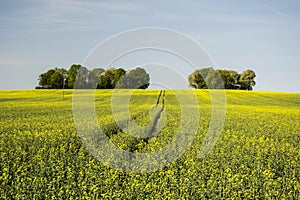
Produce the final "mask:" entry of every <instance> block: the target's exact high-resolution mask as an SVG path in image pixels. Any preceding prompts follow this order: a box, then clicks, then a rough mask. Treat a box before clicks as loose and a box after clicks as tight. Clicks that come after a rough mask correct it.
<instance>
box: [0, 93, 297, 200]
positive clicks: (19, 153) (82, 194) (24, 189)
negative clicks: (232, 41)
mask: <svg viewBox="0 0 300 200" xmlns="http://www.w3.org/2000/svg"><path fill="white" fill-rule="evenodd" d="M112 92H113V91H112V90H99V91H97V92H96V98H95V107H96V110H97V118H98V121H99V124H100V126H101V127H102V128H103V130H104V131H105V134H106V135H107V136H108V137H110V140H111V141H112V142H113V143H114V144H115V145H117V146H118V147H119V148H122V149H124V150H127V151H132V152H136V153H141V152H147V151H152V152H155V151H156V150H158V149H161V148H163V147H164V146H165V145H167V144H168V143H169V142H170V141H171V140H172V138H174V137H175V135H176V133H177V131H178V129H179V124H180V111H181V110H180V107H179V102H178V99H177V98H176V96H175V94H174V93H173V92H172V91H167V92H166V104H165V111H164V115H165V123H164V126H163V127H161V130H160V132H159V133H158V136H157V137H156V138H151V139H150V140H149V141H147V142H146V141H145V140H143V139H138V138H135V137H133V136H130V135H129V134H127V133H125V132H124V131H123V130H122V129H121V128H120V127H118V126H117V125H116V122H115V120H114V117H113V116H112V113H111V96H112ZM185 92H186V91H182V93H183V94H184V93H185ZM193 92H195V93H196V95H197V98H198V101H199V105H192V106H197V107H198V108H199V109H200V114H201V116H200V119H199V129H198V132H197V137H196V138H195V140H194V141H193V143H192V144H191V146H190V147H189V148H188V149H187V151H186V152H185V153H184V154H183V156H182V157H180V158H179V159H178V160H176V161H175V162H173V163H171V164H169V165H167V166H166V167H164V168H163V169H160V170H158V171H155V172H149V173H140V174H134V173H130V172H127V173H126V172H123V171H119V170H114V169H112V168H110V167H109V166H108V165H106V164H103V163H100V162H99V161H97V160H96V159H95V158H94V157H93V156H92V155H91V154H90V153H89V152H88V151H87V150H86V147H85V146H84V145H83V144H82V141H81V139H80V138H79V136H78V134H77V132H76V129H75V125H74V122H73V115H72V91H71V90H67V91H65V99H64V100H63V99H62V91H61V90H34V91H31V90H29V91H0V105H1V112H0V158H1V162H0V198H1V199H33V198H35V199H50V198H59V199H61V198H63V199H71V198H73V199H74V198H75V199H77V198H80V199H100V198H103V199H222V198H234V199H235V198H240V199H264V198H267V199H268V198H270V199H271V198H274V199H299V198H300V150H299V144H300V123H299V121H300V94H299V93H298V94H297V93H272V92H248V91H230V90H228V91H226V96H227V105H226V107H227V112H226V122H225V125H224V129H223V131H222V133H221V134H220V138H219V140H218V142H217V144H216V146H215V148H214V149H213V150H212V151H211V152H210V154H209V155H207V156H206V157H205V158H199V157H198V153H199V150H200V148H201V144H202V141H203V139H204V136H205V134H206V132H207V130H208V126H209V121H210V113H211V106H210V95H209V91H207V90H197V91H196V90H195V91H193ZM124 95H128V94H126V93H124ZM157 95H158V91H155V90H146V91H144V90H143V91H140V90H136V91H135V92H134V93H133V95H132V96H131V98H130V105H129V110H130V116H131V117H132V119H133V121H134V122H135V123H136V124H138V125H140V126H146V125H147V124H148V123H150V122H151V113H150V114H149V110H151V108H152V107H153V106H154V104H155V103H156V99H157ZM186 123H188V122H186ZM187 134H188V133H187Z"/></svg>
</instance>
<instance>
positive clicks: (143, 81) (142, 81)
mask: <svg viewBox="0 0 300 200" xmlns="http://www.w3.org/2000/svg"><path fill="white" fill-rule="evenodd" d="M149 81H150V77H149V74H148V73H147V72H146V70H145V69H144V68H141V67H137V68H136V69H134V70H128V71H127V72H126V74H125V75H124V76H122V78H121V79H120V80H119V82H118V84H117V86H116V88H128V89H146V88H148V87H149V85H150V83H149Z"/></svg>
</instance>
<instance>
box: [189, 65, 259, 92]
mask: <svg viewBox="0 0 300 200" xmlns="http://www.w3.org/2000/svg"><path fill="white" fill-rule="evenodd" d="M255 77H256V74H255V72H254V71H253V70H250V69H247V70H246V71H244V72H242V73H241V74H239V73H238V72H236V71H233V70H220V69H217V70H214V69H213V68H211V67H208V68H202V69H197V70H195V71H194V72H193V73H192V74H190V75H189V76H188V83H189V86H190V87H193V88H196V89H207V88H210V89H221V88H224V89H241V90H252V89H253V86H255V84H256V82H255V80H254V78H255Z"/></svg>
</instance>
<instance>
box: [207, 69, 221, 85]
mask: <svg viewBox="0 0 300 200" xmlns="http://www.w3.org/2000/svg"><path fill="white" fill-rule="evenodd" d="M205 82H206V84H207V86H208V88H209V89H222V88H224V85H223V81H222V77H221V76H220V73H219V72H218V71H217V70H211V71H209V72H208V74H207V77H206V79H205Z"/></svg>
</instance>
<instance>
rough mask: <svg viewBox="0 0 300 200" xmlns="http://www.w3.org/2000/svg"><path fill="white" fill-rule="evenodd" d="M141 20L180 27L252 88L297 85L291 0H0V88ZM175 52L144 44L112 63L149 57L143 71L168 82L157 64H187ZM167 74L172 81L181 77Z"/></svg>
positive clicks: (72, 57)
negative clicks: (244, 75)
mask: <svg viewBox="0 0 300 200" xmlns="http://www.w3.org/2000/svg"><path fill="white" fill-rule="evenodd" d="M143 27H160V28H165V29H171V30H175V31H178V32H180V33H183V34H185V35H187V36H188V37H190V38H192V39H193V40H195V41H196V42H197V43H198V44H199V45H201V46H202V47H203V48H204V49H205V50H206V52H207V53H208V54H209V56H210V58H211V59H212V60H213V61H214V63H215V64H216V67H217V68H219V69H232V70H236V71H238V72H239V73H241V72H242V71H244V70H246V69H252V70H254V71H255V72H256V75H257V77H256V82H257V84H256V86H255V87H254V89H255V90H262V91H283V92H300V78H299V74H300V56H299V55H300V1H299V0H286V1H282V0H252V1H244V0H224V1H217V0H212V1H208V0H207V1H202V0H165V1H157V0H153V1H146V0H134V1H130V0H128V1H125V0H112V1H104V0H82V1H80V0H64V1H61V0H3V1H0V89H33V88H34V87H35V86H36V85H37V84H38V76H39V74H41V73H44V72H46V71H47V70H48V69H50V68H53V67H64V68H67V69H68V68H69V67H70V66H71V65H72V64H73V63H83V62H84V60H85V59H86V58H87V56H88V55H89V54H90V52H91V51H92V50H93V49H94V48H95V47H96V46H97V45H98V44H99V43H101V42H103V41H104V40H106V39H107V38H109V37H111V36H112V35H115V34H118V33H120V32H123V31H126V30H131V29H136V28H143ZM141 58H142V59H141ZM147 59H148V60H147ZM155 59H156V60H155ZM172 59H173V62H170V60H172ZM176 59H177V60H178V58H174V57H170V55H167V54H166V53H159V55H158V54H157V52H156V53H155V52H149V51H145V52H143V53H142V54H139V52H137V53H135V54H134V53H133V54H131V55H128V57H127V58H123V60H122V59H120V60H118V61H117V62H116V63H115V64H116V65H119V66H123V67H124V68H128V69H129V68H134V67H135V66H130V65H135V64H137V65H139V66H146V65H145V64H147V63H156V64H155V66H153V67H152V68H151V69H150V68H149V70H150V71H151V70H152V71H151V73H150V77H152V79H153V80H155V82H160V80H162V79H168V80H169V81H170V82H172V81H173V82H174V80H176V78H174V77H176V76H177V75H178V74H177V75H174V76H173V75H172V73H168V72H167V71H166V70H165V69H167V68H166V67H164V66H166V65H168V67H169V68H170V67H171V68H172V67H173V68H174V69H175V68H176V70H177V71H178V72H179V75H181V76H182V77H186V76H187V75H188V74H190V73H192V72H193V69H192V68H191V67H187V66H183V65H184V63H182V62H181V61H178V62H177V61H176ZM129 60H130V61H129ZM166 63H167V64H166ZM175 63H177V66H176V64H175ZM181 63H182V66H179V64H181ZM173 64H174V65H173ZM95 67H96V66H95ZM97 67H98V66H97ZM160 68H162V69H163V68H164V69H163V70H160ZM164 73H167V74H168V76H162V74H164ZM175 82H176V83H177V85H176V84H175V85H174V88H176V87H177V86H179V85H181V86H182V84H183V83H184V82H181V81H175ZM172 87H173V86H172ZM185 87H186V88H187V83H186V85H185V86H183V88H185Z"/></svg>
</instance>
